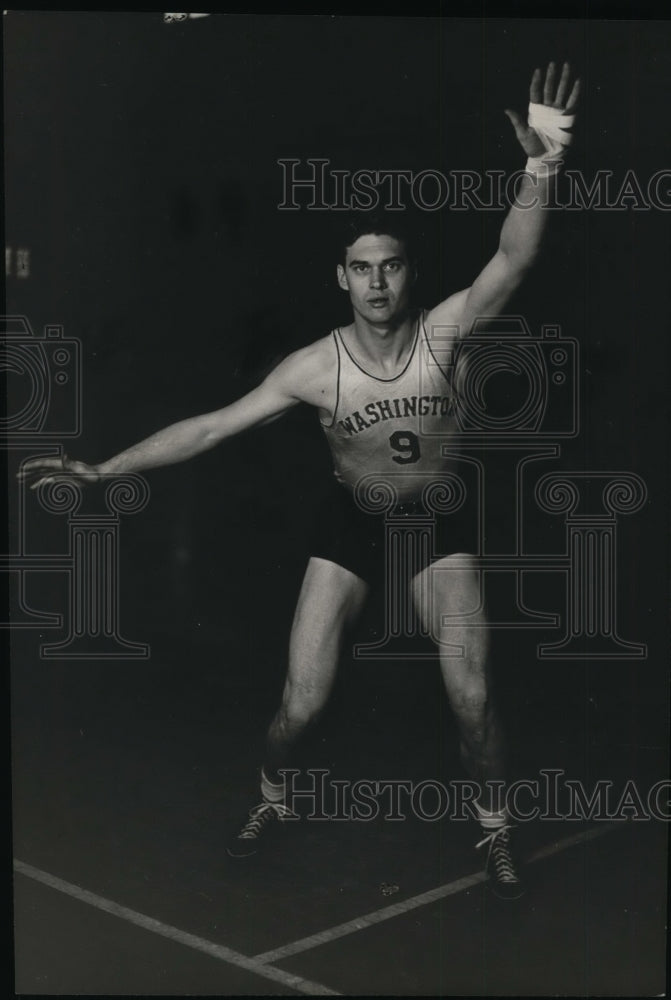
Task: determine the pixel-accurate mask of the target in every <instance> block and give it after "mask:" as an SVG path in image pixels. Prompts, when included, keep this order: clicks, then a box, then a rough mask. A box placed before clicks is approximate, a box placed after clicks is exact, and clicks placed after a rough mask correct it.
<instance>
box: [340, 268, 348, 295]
mask: <svg viewBox="0 0 671 1000" xmlns="http://www.w3.org/2000/svg"><path fill="white" fill-rule="evenodd" d="M338 284H339V285H340V287H341V288H342V290H343V292H348V291H349V285H348V284H347V275H346V274H345V268H344V267H343V266H342V264H338Z"/></svg>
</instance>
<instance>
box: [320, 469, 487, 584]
mask: <svg viewBox="0 0 671 1000" xmlns="http://www.w3.org/2000/svg"><path fill="white" fill-rule="evenodd" d="M418 524H419V525H421V527H419V528H418ZM477 524H478V512H477V510H475V509H474V508H473V507H467V508H466V509H464V508H461V509H460V510H458V511H456V512H454V513H452V514H429V515H428V520H427V511H426V510H425V508H423V507H422V505H421V503H420V502H417V501H410V502H408V503H404V504H399V505H398V506H397V507H396V508H395V509H394V511H393V512H392V513H391V514H384V513H369V512H368V511H364V510H362V509H361V508H360V507H359V506H358V505H357V503H356V502H355V500H354V497H353V496H352V494H351V493H350V492H349V491H348V490H347V489H346V488H345V487H343V486H339V485H338V484H334V486H333V487H332V488H331V490H330V492H329V493H327V494H326V496H325V497H323V498H322V499H321V501H320V502H318V504H317V508H316V510H315V516H314V519H313V524H312V531H311V534H310V539H309V554H310V555H311V556H315V557H317V558H319V559H327V560H328V561H329V562H333V563H337V565H338V566H343V567H344V568H345V569H348V570H349V571H350V572H351V573H354V574H355V575H356V576H358V577H360V578H361V579H362V580H364V581H365V582H366V583H368V584H370V585H371V586H378V585H380V584H382V583H383V582H384V579H385V572H386V568H387V566H392V567H393V572H394V573H395V574H396V573H398V574H401V575H402V576H404V577H406V578H409V577H412V576H415V575H416V574H417V573H419V572H421V571H422V570H423V569H426V567H427V566H429V565H431V564H432V563H433V562H436V561H437V560H438V559H441V558H443V557H444V556H447V555H451V554H454V553H457V552H460V553H464V552H465V553H472V554H475V553H477V552H478V530H477ZM407 534H414V535H415V539H418V536H422V541H417V540H414V541H411V540H405V538H404V535H407Z"/></svg>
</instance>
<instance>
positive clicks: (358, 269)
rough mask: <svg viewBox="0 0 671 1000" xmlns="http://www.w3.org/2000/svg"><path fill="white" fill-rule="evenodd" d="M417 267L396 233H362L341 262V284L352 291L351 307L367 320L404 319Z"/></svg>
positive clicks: (375, 322) (384, 321) (389, 320)
mask: <svg viewBox="0 0 671 1000" xmlns="http://www.w3.org/2000/svg"><path fill="white" fill-rule="evenodd" d="M414 277H415V275H414V270H413V269H412V268H411V266H410V264H409V263H408V257H407V254H406V251H405V247H404V245H403V243H402V242H401V241H400V240H397V239H396V238H395V237H394V236H385V235H377V234H374V233H371V234H370V235H368V234H367V235H365V236H360V237H359V238H358V239H357V240H356V241H355V242H354V243H353V244H352V246H350V247H348V248H347V254H346V258H345V265H344V266H343V265H342V264H338V284H339V285H340V287H341V288H342V289H344V290H345V291H348V292H349V296H350V299H351V302H352V308H353V309H354V311H355V312H356V313H359V315H360V316H362V317H363V318H364V319H365V320H366V321H367V322H369V323H372V324H385V325H387V324H389V323H391V322H393V321H395V320H399V319H402V318H403V316H404V315H405V313H406V312H407V310H408V306H409V303H410V289H411V287H412V283H413V281H414Z"/></svg>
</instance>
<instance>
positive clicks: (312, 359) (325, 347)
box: [286, 333, 337, 375]
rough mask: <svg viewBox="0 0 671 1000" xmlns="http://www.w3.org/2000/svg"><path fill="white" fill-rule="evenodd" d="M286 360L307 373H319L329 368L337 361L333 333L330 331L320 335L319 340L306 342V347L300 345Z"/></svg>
mask: <svg viewBox="0 0 671 1000" xmlns="http://www.w3.org/2000/svg"><path fill="white" fill-rule="evenodd" d="M286 361H287V362H289V363H290V364H291V366H292V368H294V369H295V370H297V371H300V372H302V373H303V374H306V375H308V374H310V373H313V374H315V375H317V374H319V372H321V371H323V370H325V369H329V368H330V367H331V366H332V365H333V364H334V363H335V362H336V361H337V353H336V347H335V344H334V342H333V335H332V334H331V333H329V334H328V335H327V336H326V337H320V338H319V340H313V341H312V343H310V344H306V345H305V347H299V348H298V350H297V351H294V352H293V354H290V355H289V356H288V357H287V358H286Z"/></svg>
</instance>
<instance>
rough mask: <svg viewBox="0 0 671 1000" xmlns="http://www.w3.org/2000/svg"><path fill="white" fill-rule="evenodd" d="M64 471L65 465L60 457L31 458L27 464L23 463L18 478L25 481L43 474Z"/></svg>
mask: <svg viewBox="0 0 671 1000" xmlns="http://www.w3.org/2000/svg"><path fill="white" fill-rule="evenodd" d="M64 469H65V463H64V462H63V459H62V458H60V457H56V458H29V459H28V461H27V462H24V463H23V465H22V466H21V468H20V469H19V471H18V472H17V473H16V478H17V479H18V480H20V481H23V480H24V479H28V478H29V477H30V476H34V475H39V474H40V473H43V472H47V471H54V472H63V471H64Z"/></svg>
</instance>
